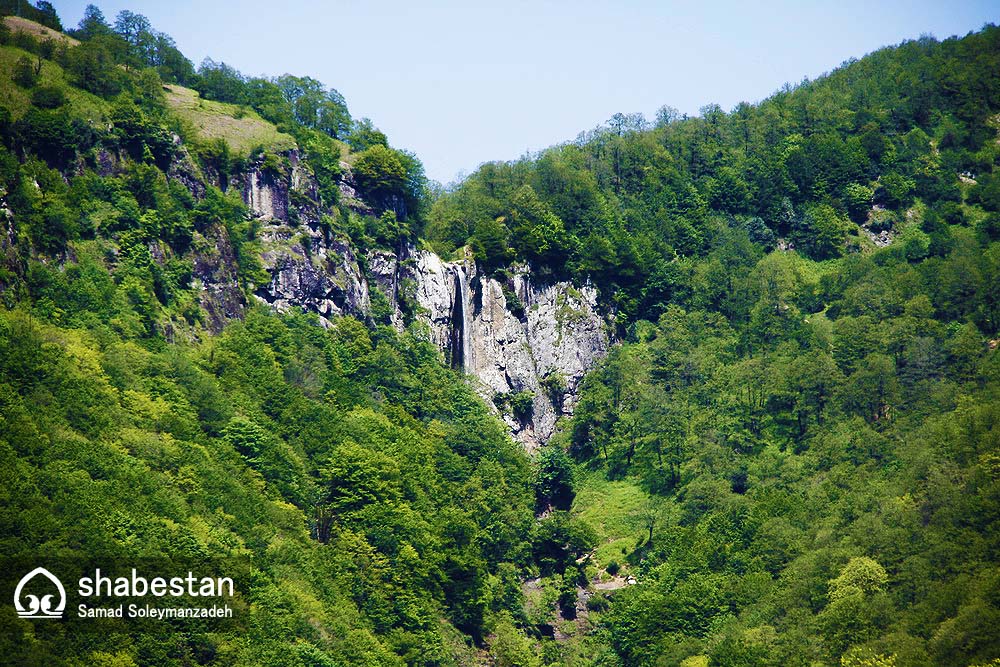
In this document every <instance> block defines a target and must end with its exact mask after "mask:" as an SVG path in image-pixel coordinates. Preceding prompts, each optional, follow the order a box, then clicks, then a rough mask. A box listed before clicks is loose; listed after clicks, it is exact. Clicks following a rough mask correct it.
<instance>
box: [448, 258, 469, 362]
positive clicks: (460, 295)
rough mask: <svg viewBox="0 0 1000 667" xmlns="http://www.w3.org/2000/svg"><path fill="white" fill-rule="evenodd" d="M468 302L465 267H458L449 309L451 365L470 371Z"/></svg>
mask: <svg viewBox="0 0 1000 667" xmlns="http://www.w3.org/2000/svg"><path fill="white" fill-rule="evenodd" d="M470 302H471V299H470V298H469V283H468V281H467V279H466V277H465V267H460V268H458V269H457V270H456V272H455V301H454V304H453V306H452V309H451V365H452V366H453V367H454V368H461V369H463V370H465V371H466V372H472V327H471V324H470V318H469V304H470Z"/></svg>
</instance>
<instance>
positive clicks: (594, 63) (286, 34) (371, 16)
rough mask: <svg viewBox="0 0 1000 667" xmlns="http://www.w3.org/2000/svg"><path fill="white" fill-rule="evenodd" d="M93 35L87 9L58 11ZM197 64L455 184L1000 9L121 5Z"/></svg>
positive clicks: (726, 101)
mask: <svg viewBox="0 0 1000 667" xmlns="http://www.w3.org/2000/svg"><path fill="white" fill-rule="evenodd" d="M53 4H54V5H55V7H56V9H57V11H58V12H59V15H60V18H61V19H62V21H63V24H64V25H65V26H67V27H75V26H76V24H77V23H78V22H79V20H80V18H81V16H82V15H83V9H84V7H85V6H86V5H87V4H88V2H87V0H65V1H62V0H53ZM94 4H97V5H98V6H99V7H100V8H101V9H102V11H103V12H104V14H105V16H107V18H108V20H109V21H113V20H114V16H115V15H116V14H117V13H118V11H120V10H121V9H130V10H132V11H136V12H139V13H141V14H145V15H146V16H147V17H148V18H149V19H150V21H151V22H152V24H153V26H154V27H155V28H156V29H157V30H159V31H161V32H165V33H167V34H169V35H171V36H172V37H173V38H174V39H175V40H176V42H177V45H178V47H179V48H180V50H181V51H182V52H183V53H184V54H185V55H186V56H187V57H188V58H190V59H191V60H192V61H193V62H194V63H195V65H197V64H198V63H200V62H201V60H202V59H203V58H204V57H206V56H209V57H211V58H212V59H213V60H216V61H224V62H226V63H228V64H230V65H232V66H233V67H235V68H237V69H238V70H240V71H241V72H243V73H244V74H249V75H267V76H276V75H280V74H284V73H286V72H287V73H290V74H296V75H299V76H312V77H313V78H315V79H318V80H320V81H322V82H323V83H324V84H326V85H327V86H329V87H333V88H336V89H337V90H339V91H340V92H341V94H343V95H344V97H345V98H346V99H347V104H348V107H349V108H350V111H351V115H352V116H354V117H355V118H360V117H363V116H368V117H369V118H371V119H372V121H373V122H374V123H375V125H376V126H378V127H379V128H381V129H382V130H383V131H384V132H386V134H387V135H388V136H389V140H390V142H391V143H392V144H393V145H394V146H395V147H397V148H405V149H408V150H411V151H413V152H415V153H416V154H417V156H418V157H420V159H421V160H422V161H423V163H424V166H425V168H426V171H427V175H428V176H429V177H431V178H433V179H436V180H438V181H441V182H442V183H448V182H450V181H452V180H454V179H455V178H456V176H458V175H459V174H460V173H462V172H471V171H473V170H474V169H475V168H476V167H477V166H478V165H479V164H480V163H482V162H485V161H489V160H509V159H514V158H517V157H519V156H521V155H523V154H524V153H525V152H529V151H530V152H534V151H537V150H540V149H542V148H545V147H547V146H550V145H552V144H556V143H560V142H563V141H566V140H569V139H573V138H574V137H576V135H577V134H578V133H580V132H581V131H584V130H588V129H591V128H594V127H596V126H597V125H600V124H602V123H603V122H605V121H606V120H607V119H608V118H610V117H611V116H612V115H613V114H615V113H616V112H619V111H621V112H635V111H639V112H642V113H644V114H645V115H646V117H647V118H653V117H654V115H655V112H656V110H657V109H658V108H659V107H660V106H661V105H664V104H667V105H670V106H673V107H676V108H677V109H679V110H680V111H681V112H682V113H687V114H690V115H696V114H697V113H698V109H699V108H700V107H702V106H704V105H705V104H707V103H713V102H714V103H717V104H719V105H721V106H722V108H723V109H726V110H730V109H732V108H733V107H734V106H735V105H736V104H738V103H739V102H740V101H749V102H756V101H759V100H761V99H763V98H765V97H767V96H768V95H770V94H771V93H772V92H774V91H776V90H777V89H779V88H780V87H781V86H782V85H783V84H784V83H786V82H791V83H797V82H799V81H801V80H802V78H803V77H809V78H815V77H816V76H818V75H820V74H822V73H824V72H827V71H829V70H831V69H833V68H835V67H837V66H838V65H839V64H840V63H842V62H844V61H845V60H847V59H849V58H852V57H857V58H860V57H861V56H863V55H864V54H865V53H868V52H870V51H873V50H875V49H877V48H878V47H880V46H884V45H888V44H895V43H898V42H900V41H902V40H904V39H911V38H917V37H919V36H920V35H921V34H932V35H934V36H935V37H937V38H938V39H944V38H946V37H949V36H951V35H956V34H957V35H964V34H966V33H967V32H969V31H973V30H978V29H979V28H980V27H982V25H983V24H984V23H997V22H1000V2H997V1H996V0H993V1H992V2H986V1H971V0H970V1H963V0H951V1H949V2H942V1H938V2H928V1H925V0H911V1H909V2H904V1H895V2H874V1H857V0H840V1H838V2H832V3H818V2H811V1H808V0H802V1H795V0H785V1H779V2H770V3H762V2H753V0H743V1H738V0H737V1H722V0H716V1H708V2H692V1H689V2H674V1H671V2H655V1H652V0H646V1H641V0H618V1H608V2H590V1H588V0H577V1H570V0H566V1H563V2H551V1H546V0H536V1H533V2H532V1H527V2H525V1H521V0H515V1H508V2H503V3H499V2H498V3H488V4H487V3H484V2H477V1H476V0H465V1H462V0H454V1H440V2H418V1H417V2H415V1H413V0H410V1H405V0H401V1H378V0H332V1H327V2H319V1H311V2H310V1H307V0H282V1H281V2H274V1H273V0H271V1H268V2H264V1H262V0H241V1H240V2H223V1H213V0H171V1H170V2H163V1H160V2H151V1H149V0H132V1H122V0H108V1H106V2H95V3H94Z"/></svg>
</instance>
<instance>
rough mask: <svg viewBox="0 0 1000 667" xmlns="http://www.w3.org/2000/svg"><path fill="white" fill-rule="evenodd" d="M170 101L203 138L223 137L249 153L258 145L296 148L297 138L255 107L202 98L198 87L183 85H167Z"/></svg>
mask: <svg viewBox="0 0 1000 667" xmlns="http://www.w3.org/2000/svg"><path fill="white" fill-rule="evenodd" d="M164 89H165V92H166V95H167V105H168V106H169V107H170V108H171V109H172V110H173V111H174V113H176V114H177V115H178V116H180V118H181V120H182V121H184V122H185V123H188V124H189V125H190V126H191V127H192V128H193V129H194V131H195V134H196V135H197V138H198V139H199V140H201V141H213V140H215V139H222V140H223V141H225V142H226V144H227V145H228V146H229V150H231V151H232V152H233V153H235V154H237V155H241V156H244V157H245V156H248V155H250V152H251V151H252V150H253V149H254V148H256V147H259V146H260V147H263V148H265V149H267V150H270V151H275V152H278V151H284V150H289V149H291V148H295V139H294V138H293V137H292V136H291V135H288V134H285V133H283V132H279V131H278V128H276V127H275V126H274V125H272V124H271V123H269V122H267V121H266V120H264V119H263V118H261V117H260V116H259V115H258V114H257V112H256V111H253V110H252V109H248V108H246V107H240V106H237V105H235V104H226V103H224V102H213V101H211V100H205V99H202V98H201V96H200V95H199V94H198V93H197V91H194V90H191V89H190V88H184V87H182V86H164Z"/></svg>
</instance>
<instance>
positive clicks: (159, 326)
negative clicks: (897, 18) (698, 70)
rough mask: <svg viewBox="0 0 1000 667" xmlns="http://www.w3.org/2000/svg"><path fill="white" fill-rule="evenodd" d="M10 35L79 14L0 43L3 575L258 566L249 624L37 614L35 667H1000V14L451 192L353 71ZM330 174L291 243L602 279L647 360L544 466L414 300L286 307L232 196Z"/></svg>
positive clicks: (127, 37) (101, 31)
mask: <svg viewBox="0 0 1000 667" xmlns="http://www.w3.org/2000/svg"><path fill="white" fill-rule="evenodd" d="M0 12H2V13H8V14H16V15H18V16H19V17H22V18H23V19H26V20H30V21H35V22H37V23H38V24H41V25H38V26H35V29H32V30H23V29H21V30H12V29H9V28H8V25H7V23H0V79H2V84H0V85H2V86H3V92H4V96H3V104H2V108H0V189H2V204H3V206H2V209H0V297H2V299H3V304H4V308H3V310H2V311H0V459H2V465H0V477H2V483H0V496H2V502H0V559H5V560H7V559H16V558H19V557H23V556H31V557H34V556H37V555H38V554H45V555H46V556H49V557H53V558H58V557H79V556H81V555H87V556H93V557H100V558H106V559H110V560H113V561H116V562H118V561H122V562H127V561H129V560H130V559H136V558H143V557H147V556H152V555H157V556H163V555H168V556H174V557H177V558H192V557H195V558H201V559H224V558H231V557H234V556H237V557H242V558H245V559H248V560H249V561H250V562H251V563H252V564H253V569H252V581H251V582H250V583H249V584H248V585H247V586H246V587H244V588H242V589H241V592H240V600H239V604H240V605H241V609H243V610H244V611H245V615H244V617H243V618H242V620H241V623H242V625H243V627H242V629H241V630H230V631H226V630H220V631H212V632H208V631H204V632H203V631H198V632H185V633H181V632H177V633H172V634H167V635H163V636H160V635H149V634H143V633H139V632H128V631H127V630H126V629H121V632H116V633H113V634H107V635H102V634H90V635H86V636H77V635H73V634H72V633H67V632H63V631H61V630H60V629H59V627H58V626H52V627H50V628H49V629H48V630H40V629H38V628H36V626H33V625H32V624H31V622H29V621H24V620H20V619H17V618H15V615H14V613H13V610H12V609H11V608H10V606H9V605H7V606H2V607H0V619H2V621H0V623H2V628H0V629H2V630H3V632H2V633H0V653H2V654H3V655H4V656H9V660H11V661H12V662H14V663H15V664H46V665H48V664H69V665H76V664H80V665H83V664H109V665H111V664H114V665H130V664H163V665H190V664H218V665H230V664H240V665H243V664H259V665H275V664H281V665H342V664H366V665H396V664H399V665H403V664H406V665H449V664H477V663H482V662H483V661H486V660H489V661H492V663H494V664H497V665H503V666H508V665H531V666H538V667H541V666H542V665H546V664H570V665H581V666H582V665H677V664H682V665H686V666H687V667H694V666H696V665H709V664H711V665H734V666H735V665H771V664H773V665H815V664H825V665H835V664H840V665H843V666H847V667H850V666H860V665H873V666H875V665H897V666H899V667H903V666H904V665H913V666H915V667H924V666H930V665H956V666H959V665H961V666H965V665H978V664H985V663H988V662H989V661H991V660H994V661H995V660H996V659H998V658H1000V644H998V639H997V633H996V629H995V628H996V627H997V623H998V620H1000V596H998V593H997V591H998V590H1000V569H998V566H997V563H998V557H1000V554H998V549H1000V541H998V539H1000V530H998V525H997V520H998V518H1000V515H998V510H1000V476H998V475H1000V464H998V461H1000V459H998V451H1000V356H998V353H997V352H996V349H997V341H998V339H1000V170H998V169H997V167H998V164H1000V144H998V141H997V134H998V130H1000V124H998V121H997V118H998V115H997V114H998V112H1000V79H998V77H997V76H996V72H997V71H1000V29H998V28H996V27H993V26H987V27H986V28H984V29H983V30H982V31H980V32H978V33H975V34H971V35H969V36H967V37H965V38H962V39H949V40H946V41H944V42H937V41H935V40H933V39H931V38H921V39H920V40H918V41H912V42H906V43H904V44H902V45H899V46H898V47H893V48H887V49H883V50H880V51H878V52H876V53H873V54H870V55H869V56H866V57H865V58H863V59H861V60H858V61H852V62H849V63H845V64H844V65H843V66H842V67H840V68H839V69H837V70H835V71H834V72H832V73H831V74H829V75H826V76H824V77H821V78H820V79H819V80H817V81H814V82H803V83H802V84H801V85H799V86H795V87H791V86H788V87H786V88H784V89H783V90H781V91H779V92H778V93H776V94H775V95H773V96H772V97H770V98H769V99H767V100H765V101H764V102H762V103H760V104H757V105H749V104H741V105H739V106H738V107H737V108H736V109H734V110H733V111H732V112H731V113H726V112H724V111H723V110H722V109H720V108H718V107H717V106H714V105H709V106H706V107H705V108H704V109H703V110H702V113H701V115H700V116H699V117H696V118H683V117H680V115H679V114H677V113H676V112H675V111H673V110H671V109H670V108H668V107H664V108H663V109H662V110H661V112H660V113H659V114H658V117H657V119H656V121H655V123H653V124H652V125H650V124H649V123H647V122H646V121H645V120H644V119H643V118H642V117H641V116H639V115H635V114H631V115H630V114H618V115H616V116H615V117H614V118H612V119H611V120H610V121H609V122H608V124H607V125H606V126H604V127H601V128H598V129H597V130H594V131H592V132H589V133H585V134H583V135H581V136H580V138H579V139H578V140H577V141H576V142H573V143H570V144H567V145H563V146H557V147H554V148H552V149H549V150H547V151H544V152H542V153H541V154H539V155H537V156H535V157H533V158H531V159H524V160H520V161H517V162H514V163H488V164H485V165H484V166H483V167H481V168H480V169H479V170H478V171H477V172H476V173H474V174H473V175H471V176H470V177H469V178H467V179H466V180H465V181H464V182H463V183H461V184H459V185H458V186H456V187H454V188H453V189H451V190H450V191H447V192H443V193H440V196H436V197H435V196H434V195H432V194H431V191H430V189H429V188H428V185H427V182H426V179H425V178H424V175H423V169H422V166H421V164H420V162H419V160H418V159H417V158H416V157H415V156H413V155H412V154H410V153H407V152H406V151H402V150H398V149H395V148H393V147H392V146H391V145H390V143H389V141H388V138H387V137H386V136H385V135H384V134H383V133H382V132H380V131H379V130H378V129H377V128H375V127H374V126H373V125H372V123H371V122H370V121H369V120H367V119H361V120H355V119H352V117H351V116H350V114H349V112H348V108H347V105H346V102H345V100H344V99H343V97H342V96H341V95H340V94H339V93H338V92H337V91H336V90H334V89H332V88H327V87H326V86H325V85H324V84H322V83H321V82H319V81H316V80H315V79H313V78H311V77H299V76H292V75H288V74H286V75H283V76H279V77H275V78H266V77H247V76H244V75H243V74H241V73H240V72H238V71H237V70H235V69H234V68H232V67H230V66H229V65H226V64H224V63H217V62H214V61H211V60H206V61H205V62H203V63H202V64H201V65H200V66H199V67H197V68H195V67H194V66H193V65H192V63H191V62H190V61H188V60H187V59H186V58H185V57H184V56H183V55H182V54H181V53H180V52H179V51H178V50H177V49H176V46H175V45H174V42H173V40H172V39H171V38H170V37H169V36H167V35H164V34H162V33H159V32H157V31H156V30H155V29H154V28H153V27H152V26H151V25H150V23H149V21H148V20H147V19H146V18H145V17H143V16H142V15H140V14H136V13H134V12H129V11H123V12H121V13H119V14H118V16H117V17H116V18H115V20H114V21H113V22H111V21H109V20H107V19H106V18H105V17H104V15H103V14H102V12H101V11H100V10H99V9H98V8H96V7H94V6H90V7H88V8H87V10H86V12H85V15H84V19H83V21H81V23H80V25H79V26H78V27H77V29H75V30H71V31H69V33H68V34H69V35H70V36H72V38H73V39H70V38H69V37H67V36H65V35H58V33H51V34H50V32H46V31H45V29H43V28H42V27H41V26H42V25H44V26H45V27H46V28H48V29H50V30H56V31H58V30H62V26H61V23H60V21H59V18H58V16H57V15H56V12H55V10H54V9H53V7H52V5H51V4H50V3H48V2H38V3H36V5H35V6H30V5H28V4H27V3H26V2H24V1H23V0H17V1H16V2H3V3H0ZM18 20H21V19H18ZM29 27H30V26H29ZM53 34H54V35H57V36H59V37H60V39H55V38H53V37H52V35H53ZM77 40H78V41H77ZM195 91H197V94H196V93H195ZM185 114H188V115H185ZM191 114H193V115H194V117H196V119H197V120H199V121H200V122H201V125H200V126H199V127H195V124H194V123H192V122H191V118H192V116H191ZM213 114H216V115H219V116H220V117H225V120H226V122H225V123H221V124H220V125H226V124H232V123H236V122H237V121H245V125H244V126H243V127H246V128H251V129H252V130H253V132H254V133H255V134H253V135H252V139H251V140H248V139H247V137H246V136H243V135H241V136H238V137H234V136H227V135H225V134H224V133H222V134H220V135H219V136H216V137H215V138H214V139H213V138H210V133H208V134H205V127H208V128H209V129H210V130H212V129H213V127H212V126H211V121H212V115H213ZM216 129H217V128H216ZM247 132H250V130H247ZM291 145H294V146H296V147H297V150H296V151H295V152H294V154H293V153H292V150H291V149H290V148H288V146H291ZM293 160H295V161H296V168H299V169H304V170H305V172H306V173H307V174H308V175H309V176H310V177H311V179H312V182H314V183H315V190H314V191H313V192H311V193H309V194H308V196H307V195H306V194H303V193H302V192H300V191H296V190H291V191H290V193H289V203H288V225H289V227H290V228H293V229H294V228H295V227H296V226H298V225H299V224H300V223H299V221H298V219H299V215H300V213H303V214H304V212H308V213H309V215H310V216H313V217H314V218H316V219H317V220H319V222H318V224H319V225H320V226H321V227H322V229H323V233H324V234H325V235H326V236H327V237H328V238H331V239H332V238H337V239H340V240H342V241H343V242H344V243H345V244H349V245H350V246H352V247H353V249H354V250H355V251H358V254H359V255H363V251H364V250H366V249H370V248H372V247H382V248H389V249H396V248H400V247H403V246H404V245H405V244H407V243H412V242H414V241H415V240H418V239H422V240H424V241H427V242H428V243H429V244H431V245H432V246H433V247H434V248H435V249H436V250H438V251H439V252H440V253H441V254H444V255H447V254H449V253H451V252H454V251H457V250H459V249H460V248H463V247H465V246H470V247H471V248H472V252H473V253H474V256H475V258H476V261H477V262H478V263H479V266H480V268H481V269H482V270H484V271H485V272H487V273H490V274H492V275H494V276H496V277H499V278H503V277H504V276H505V274H506V273H507V272H508V270H510V269H511V267H512V265H515V264H527V265H528V266H530V268H531V271H532V274H533V276H532V277H533V280H536V281H538V282H544V281H546V280H555V279H566V280H571V281H574V282H577V283H587V282H589V283H591V284H593V285H594V286H596V287H597V288H598V290H599V291H600V293H601V300H602V307H603V308H604V310H605V312H606V313H607V314H608V315H609V316H610V317H611V318H612V319H613V321H614V322H615V325H616V329H617V331H616V333H617V334H618V335H619V337H620V338H621V340H622V342H621V344H620V345H617V346H616V347H615V348H614V349H613V350H612V352H611V354H610V355H609V357H608V358H607V359H606V360H605V361H604V362H603V363H602V364H601V365H600V366H599V367H598V368H597V369H595V370H594V371H593V372H592V373H591V374H590V375H589V376H588V377H587V378H586V379H585V381H584V383H583V386H582V388H581V391H580V395H579V397H578V400H577V401H576V403H575V410H574V414H573V415H572V417H571V418H569V419H567V420H565V421H564V422H563V423H562V428H561V430H560V431H559V433H557V435H556V436H555V438H554V439H553V441H552V442H551V443H550V445H549V446H548V447H546V448H544V449H543V450H542V451H541V452H539V453H538V454H537V457H536V460H535V461H534V462H532V461H531V460H530V459H529V457H528V456H526V455H525V453H524V452H523V451H521V450H520V448H519V447H517V446H516V445H515V444H514V443H513V442H512V441H511V439H510V437H509V436H508V434H507V432H506V430H505V428H504V426H503V425H502V423H501V422H499V421H498V420H497V419H496V418H495V416H494V415H493V414H491V412H490V409H489V408H487V406H486V405H485V404H484V403H483V401H482V400H481V399H480V398H479V397H477V396H476V394H475V392H474V391H473V389H472V388H471V387H470V386H469V384H468V383H467V382H466V381H465V379H464V378H462V377H461V376H460V375H458V374H457V373H455V372H454V371H452V370H450V369H449V368H447V367H446V365H445V364H444V363H443V359H442V356H441V354H440V353H439V352H438V351H437V350H436V348H435V347H434V346H433V345H431V344H430V343H429V342H427V341H426V340H425V338H426V333H425V332H423V331H421V329H420V327H419V326H411V327H410V329H408V330H406V331H404V332H399V331H397V330H396V329H394V328H392V327H389V326H387V325H384V324H383V323H386V322H388V319H389V316H388V314H389V309H390V308H391V306H389V305H388V303H387V299H386V297H385V296H384V295H382V294H381V293H380V292H378V291H376V290H373V292H372V294H373V296H372V308H371V311H372V312H371V313H370V317H369V318H368V320H367V321H359V320H356V319H353V318H350V317H344V318H336V319H334V320H332V324H331V323H330V322H328V323H327V324H329V327H328V328H323V327H322V326H320V323H319V321H317V320H316V319H314V318H311V317H309V316H306V315H302V314H293V315H286V316H277V315H275V314H273V313H271V312H270V311H268V310H267V309H264V308H255V307H253V306H249V305H247V304H250V303H252V302H253V297H252V294H253V292H254V290H255V288H256V287H257V286H258V285H260V284H262V283H264V282H266V281H267V280H269V279H270V276H269V275H268V274H267V273H266V272H265V271H263V269H262V262H261V257H260V255H261V242H260V239H259V238H258V237H259V229H258V226H259V224H260V222H259V221H258V220H257V219H255V218H253V217H252V216H250V215H249V213H248V210H247V208H246V206H245V205H244V203H243V201H242V199H241V197H240V196H239V192H238V190H239V188H236V187H230V186H231V185H232V184H235V183H239V182H241V181H240V179H242V178H246V177H247V175H248V174H249V173H250V172H251V171H253V172H255V173H258V174H261V175H263V177H264V178H267V177H269V176H268V175H271V176H277V175H287V174H288V173H290V172H289V170H290V169H292V162H293ZM342 186H344V187H342ZM348 186H349V187H348ZM352 192H353V193H355V194H356V195H357V198H354V197H353V195H351V193H352ZM345 193H347V194H345ZM345 197H349V198H351V200H350V201H343V199H344V198H345ZM306 250H307V252H308V246H307V247H306ZM510 294H513V292H510ZM510 306H511V308H512V309H513V310H518V313H516V314H518V316H524V307H523V306H520V305H518V304H515V303H511V304H510ZM405 314H406V313H404V315H405ZM409 314H410V315H412V313H409ZM409 319H410V320H412V319H413V318H412V317H410V318H409ZM545 391H546V392H548V393H549V394H550V395H551V397H552V400H553V402H555V401H556V400H560V401H561V400H562V398H563V395H564V394H565V392H566V386H565V380H564V379H563V378H561V377H558V376H556V375H552V376H549V377H547V378H546V380H545ZM504 400H506V401H507V402H508V403H509V407H510V408H511V410H512V411H513V413H514V414H516V415H519V416H520V417H525V416H527V414H528V413H529V412H530V410H531V405H532V396H531V395H530V394H529V393H524V392H522V393H520V394H513V395H511V396H506V397H505V398H504ZM53 628H54V629H53ZM487 656H488V657H487Z"/></svg>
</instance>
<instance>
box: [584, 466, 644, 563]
mask: <svg viewBox="0 0 1000 667" xmlns="http://www.w3.org/2000/svg"><path fill="white" fill-rule="evenodd" d="M645 500H646V494H645V493H644V492H643V490H642V489H640V488H639V486H638V485H637V484H635V483H634V482H632V481H630V480H617V481H614V482H609V481H608V480H607V479H606V478H605V477H604V473H603V471H597V472H583V471H580V472H579V473H578V479H577V483H576V499H575V500H574V501H573V513H574V514H576V515H577V516H579V517H580V518H582V519H583V520H584V521H586V522H587V523H589V524H590V525H591V526H593V527H594V530H596V531H597V536H598V546H597V549H596V550H595V552H594V560H595V561H596V562H597V564H598V565H599V566H600V567H605V566H607V564H608V563H609V562H611V561H613V560H614V561H618V563H619V564H623V563H624V560H625V554H627V553H629V552H631V551H632V550H633V549H635V546H636V543H637V542H638V541H639V540H640V538H641V537H642V535H643V532H642V530H643V529H642V526H641V525H639V524H638V523H637V522H636V519H635V518H634V517H635V516H636V514H637V513H638V512H639V510H640V509H641V508H642V506H643V503H644V502H645ZM623 549H624V552H623Z"/></svg>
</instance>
